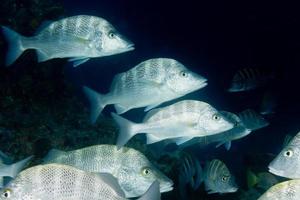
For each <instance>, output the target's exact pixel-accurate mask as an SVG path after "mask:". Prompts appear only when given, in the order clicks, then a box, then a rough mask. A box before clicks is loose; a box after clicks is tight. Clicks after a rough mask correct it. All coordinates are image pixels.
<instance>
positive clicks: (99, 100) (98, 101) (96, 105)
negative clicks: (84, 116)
mask: <svg viewBox="0 0 300 200" xmlns="http://www.w3.org/2000/svg"><path fill="white" fill-rule="evenodd" d="M83 91H84V93H85V94H86V96H87V98H88V99H89V102H90V107H91V117H90V119H91V122H92V123H93V124H94V123H95V122H96V121H97V118H98V116H99V115H100V113H101V112H102V110H103V108H104V107H105V106H106V104H105V103H104V102H103V97H104V96H103V95H101V94H99V93H98V92H96V91H94V90H92V89H90V88H88V87H86V86H84V87H83Z"/></svg>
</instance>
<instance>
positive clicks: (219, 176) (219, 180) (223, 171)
mask: <svg viewBox="0 0 300 200" xmlns="http://www.w3.org/2000/svg"><path fill="white" fill-rule="evenodd" d="M204 185H205V190H206V191H207V192H208V194H213V193H220V194H222V193H232V192H236V191H237V190H238V186H237V184H236V183H235V180H234V177H233V175H232V174H231V173H230V171H229V169H228V168H227V166H226V165H225V163H223V162H222V161H221V160H218V159H214V160H212V161H210V162H207V163H206V165H205V167H204Z"/></svg>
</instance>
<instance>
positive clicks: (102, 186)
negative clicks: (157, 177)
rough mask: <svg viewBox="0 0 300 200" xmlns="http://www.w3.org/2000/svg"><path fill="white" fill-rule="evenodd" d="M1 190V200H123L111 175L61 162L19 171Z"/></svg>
mask: <svg viewBox="0 0 300 200" xmlns="http://www.w3.org/2000/svg"><path fill="white" fill-rule="evenodd" d="M157 192H158V185H157ZM0 193H1V196H0V199H1V200H2V199H12V200H20V199H24V200H25V199H35V200H37V199H43V200H52V199H57V200H71V199H72V200H125V199H126V198H125V195H124V193H123V191H122V189H121V188H120V186H119V185H118V183H117V181H116V179H115V178H114V177H113V176H111V175H110V174H94V173H90V172H86V171H83V170H80V169H77V168H74V167H71V166H67V165H60V164H48V165H38V166H34V167H31V168H28V169H26V170H24V171H22V172H21V173H20V174H19V175H18V176H17V177H16V178H15V180H13V181H12V182H10V183H9V184H8V185H7V186H6V187H5V188H3V189H2V190H1V192H0ZM158 193H159V192H158ZM152 194H153V192H152ZM151 196H152V195H151ZM157 196H158V197H159V195H156V197H157ZM153 197H154V196H153ZM143 199H147V200H150V199H160V198H150V197H149V196H148V198H143Z"/></svg>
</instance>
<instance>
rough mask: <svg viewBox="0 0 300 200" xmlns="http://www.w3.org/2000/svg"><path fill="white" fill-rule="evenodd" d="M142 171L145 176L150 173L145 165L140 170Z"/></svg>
mask: <svg viewBox="0 0 300 200" xmlns="http://www.w3.org/2000/svg"><path fill="white" fill-rule="evenodd" d="M142 173H143V175H145V176H147V175H149V174H150V169H149V168H148V167H146V168H144V169H143V170H142Z"/></svg>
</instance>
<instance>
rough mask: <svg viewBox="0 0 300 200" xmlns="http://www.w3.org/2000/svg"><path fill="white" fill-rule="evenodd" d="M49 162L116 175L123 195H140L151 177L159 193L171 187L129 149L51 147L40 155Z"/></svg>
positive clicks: (102, 146) (96, 146) (141, 157)
mask: <svg viewBox="0 0 300 200" xmlns="http://www.w3.org/2000/svg"><path fill="white" fill-rule="evenodd" d="M49 163H59V164H65V165H70V166H73V167H76V168H78V169H81V170H84V171H88V172H95V173H110V174H112V175H113V176H114V177H116V178H117V180H118V182H119V185H120V187H121V188H122V190H123V191H124V193H125V195H126V197H127V198H131V197H138V196H141V195H142V194H144V193H145V192H146V191H147V189H148V188H149V187H150V185H151V184H152V183H153V181H155V180H158V181H159V183H160V191H161V192H168V191H170V190H172V189H173V188H172V185H173V182H172V180H170V179H169V178H167V177H166V176H165V175H164V174H163V173H162V172H160V171H159V170H158V169H157V168H155V167H154V166H153V165H152V164H151V163H150V161H149V160H148V159H147V158H146V157H145V156H144V155H143V154H142V153H140V152H139V151H137V150H135V149H132V148H127V147H124V148H121V149H120V150H117V147H116V146H114V145H95V146H90V147H86V148H83V149H78V150H74V151H67V152H64V151H59V150H51V151H50V152H49V153H48V155H47V156H46V157H45V158H44V164H49Z"/></svg>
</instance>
